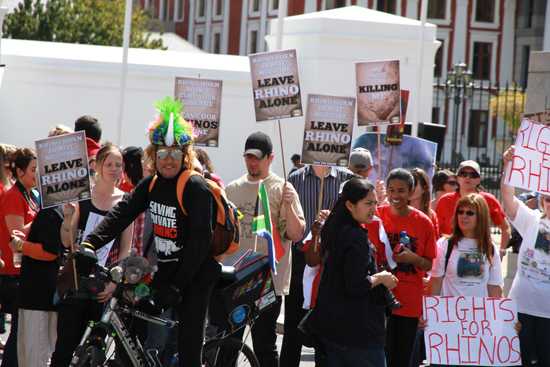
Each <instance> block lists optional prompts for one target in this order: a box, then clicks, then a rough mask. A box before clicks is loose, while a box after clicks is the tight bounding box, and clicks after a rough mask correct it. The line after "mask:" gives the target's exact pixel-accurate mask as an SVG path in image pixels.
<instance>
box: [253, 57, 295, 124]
mask: <svg viewBox="0 0 550 367" xmlns="http://www.w3.org/2000/svg"><path fill="white" fill-rule="evenodd" d="M249 60H250V75H251V77H252V94H253V97H254V110H255V112H256V121H266V120H276V119H282V118H288V117H300V116H302V99H301V96H300V81H299V79H298V62H297V59H296V50H285V51H277V52H264V53H259V54H253V55H250V56H249Z"/></svg>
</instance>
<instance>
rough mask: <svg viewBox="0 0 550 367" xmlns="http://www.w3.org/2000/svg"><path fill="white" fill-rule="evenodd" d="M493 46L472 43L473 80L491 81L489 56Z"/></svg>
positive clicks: (490, 44)
mask: <svg viewBox="0 0 550 367" xmlns="http://www.w3.org/2000/svg"><path fill="white" fill-rule="evenodd" d="M492 49H493V44H492V43H488V42H474V59H473V74H474V79H479V80H489V79H491V61H492V60H491V56H492Z"/></svg>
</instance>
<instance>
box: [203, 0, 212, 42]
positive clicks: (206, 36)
mask: <svg viewBox="0 0 550 367" xmlns="http://www.w3.org/2000/svg"><path fill="white" fill-rule="evenodd" d="M213 8H214V2H213V1H207V2H206V25H205V32H204V50H205V51H206V52H212V49H211V48H212V47H211V43H212V42H210V38H211V36H212V9H213Z"/></svg>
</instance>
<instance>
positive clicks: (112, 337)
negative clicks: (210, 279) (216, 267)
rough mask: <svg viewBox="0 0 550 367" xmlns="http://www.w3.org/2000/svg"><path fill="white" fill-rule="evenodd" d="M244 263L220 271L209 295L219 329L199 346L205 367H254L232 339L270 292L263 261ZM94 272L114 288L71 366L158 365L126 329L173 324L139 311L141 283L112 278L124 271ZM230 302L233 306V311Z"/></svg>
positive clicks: (144, 291)
mask: <svg viewBox="0 0 550 367" xmlns="http://www.w3.org/2000/svg"><path fill="white" fill-rule="evenodd" d="M254 264H255V266H253V265H254ZM246 265H247V266H246V267H244V268H242V267H241V268H239V267H237V268H236V267H227V266H224V267H222V275H221V277H220V281H219V283H218V286H217V289H216V291H215V293H214V295H213V300H216V301H215V302H212V304H213V305H214V304H215V305H216V306H215V307H213V309H212V311H211V315H212V318H211V321H213V322H215V324H216V325H217V326H218V327H220V332H218V333H217V334H216V335H215V336H214V337H213V338H211V339H209V340H207V341H206V343H205V344H204V346H203V364H204V365H205V366H207V367H229V366H231V367H234V366H239V367H241V366H243V367H244V366H250V367H259V362H258V359H257V358H256V355H255V354H254V352H253V351H252V349H251V348H250V347H249V346H248V345H247V344H246V343H244V342H243V341H241V340H239V339H236V338H233V337H232V336H231V335H232V334H233V333H234V332H236V331H237V330H240V329H241V328H243V327H246V326H247V325H249V326H252V325H253V323H254V321H255V320H256V318H257V317H258V315H259V313H260V312H261V311H263V310H264V309H265V308H267V307H269V305H270V304H271V303H273V301H274V300H275V293H274V289H273V284H272V280H271V273H270V271H269V264H268V261H267V259H266V258H265V257H259V256H252V257H251V261H249V262H248V263H247V264H246ZM114 269H115V270H114ZM266 269H267V271H266ZM97 272H98V273H99V274H97V275H95V277H96V278H99V279H110V280H112V281H114V282H115V283H116V284H117V287H116V290H115V292H114V293H113V296H112V298H111V299H110V300H109V302H108V304H107V306H106V308H105V310H104V312H103V314H102V316H101V319H100V320H99V321H97V322H90V324H89V325H88V327H87V328H86V331H85V332H84V335H83V337H82V339H81V342H80V344H79V345H78V347H77V348H76V350H75V353H74V354H73V358H72V361H71V364H70V366H71V367H103V366H109V367H114V366H117V367H118V366H120V367H122V366H124V367H127V366H133V367H162V363H161V362H160V359H159V356H158V351H156V350H145V349H144V346H143V345H142V343H141V342H140V340H139V338H138V337H137V336H136V335H133V334H132V332H131V331H130V327H129V325H130V322H131V320H133V319H134V318H137V319H140V320H143V321H145V322H150V323H155V324H158V325H162V326H164V327H168V328H173V327H175V326H176V325H177V324H178V322H177V321H173V320H169V319H164V318H161V317H158V316H154V315H152V314H151V313H150V312H147V311H146V310H144V309H143V307H142V306H143V305H144V304H147V302H146V301H147V299H148V297H149V291H148V289H149V288H148V287H147V286H145V284H144V283H143V281H142V279H140V280H139V281H138V282H136V281H135V279H134V281H133V282H132V283H129V282H128V279H127V278H128V277H125V276H122V277H121V276H120V274H114V273H122V274H125V273H126V271H125V269H117V267H115V268H113V269H111V271H109V270H108V269H106V268H103V267H101V266H99V265H97ZM134 278H135V277H134ZM230 293H231V294H230ZM234 301H236V302H237V303H238V305H237V306H235V307H233V305H232V302H234ZM239 302H242V303H239ZM231 307H232V308H231ZM140 308H141V309H140ZM214 320H217V321H214ZM115 345H116V348H115ZM113 357H116V358H113Z"/></svg>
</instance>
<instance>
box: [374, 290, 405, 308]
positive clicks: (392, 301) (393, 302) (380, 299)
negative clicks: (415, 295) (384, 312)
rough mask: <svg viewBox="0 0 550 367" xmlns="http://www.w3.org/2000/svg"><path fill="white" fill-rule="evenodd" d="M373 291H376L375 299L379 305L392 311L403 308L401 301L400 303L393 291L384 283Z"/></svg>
mask: <svg viewBox="0 0 550 367" xmlns="http://www.w3.org/2000/svg"><path fill="white" fill-rule="evenodd" d="M372 291H373V292H374V300H375V303H376V304H377V305H379V306H384V307H386V308H388V309H389V310H390V311H392V310H397V309H398V308H401V303H399V301H398V300H397V298H396V297H395V295H394V294H393V292H392V291H391V290H389V289H388V288H386V287H385V286H384V285H382V284H379V285H377V286H376V287H374V288H373V289H372Z"/></svg>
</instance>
